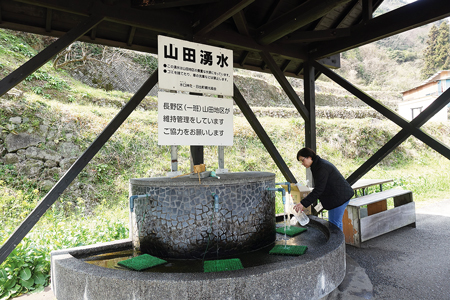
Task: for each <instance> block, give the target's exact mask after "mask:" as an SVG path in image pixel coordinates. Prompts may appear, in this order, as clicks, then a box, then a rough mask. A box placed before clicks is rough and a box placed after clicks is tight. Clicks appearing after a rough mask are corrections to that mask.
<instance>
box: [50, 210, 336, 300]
mask: <svg viewBox="0 0 450 300" xmlns="http://www.w3.org/2000/svg"><path fill="white" fill-rule="evenodd" d="M310 218H311V221H310V223H309V224H308V225H307V228H308V230H307V231H306V232H304V233H302V234H300V235H298V236H296V237H294V238H290V239H289V240H288V241H286V243H287V244H294V245H295V244H298V245H306V246H308V251H307V252H306V254H304V255H302V256H298V257H296V256H277V255H269V254H268V253H267V254H266V256H264V254H262V255H263V256H261V258H260V260H259V262H257V263H252V264H250V263H249V262H248V261H247V260H246V259H245V258H242V259H241V260H242V264H243V266H244V269H242V270H236V271H227V272H217V273H202V272H188V271H187V272H183V273H181V272H164V268H167V269H170V268H172V267H173V265H174V264H177V263H179V264H183V261H184V260H178V261H177V260H173V261H171V262H170V263H168V264H166V265H165V266H163V267H162V268H163V269H162V270H161V269H160V270H158V271H155V272H152V271H151V269H150V272H137V271H130V270H125V269H118V268H105V267H101V266H98V265H95V264H92V263H88V262H87V260H89V257H92V256H96V255H102V254H105V253H112V252H117V251H123V250H126V251H128V250H131V249H132V241H131V239H127V240H121V241H115V242H110V243H103V244H97V245H91V246H85V247H78V248H73V249H66V250H59V251H54V252H52V254H51V276H52V289H53V292H54V293H55V296H56V298H57V299H61V300H71V299H95V300H103V299H104V300H111V299H121V300H127V299H129V300H134V299H158V300H161V299H283V300H285V299H304V300H311V299H321V298H323V297H324V296H326V295H328V294H329V293H330V292H332V291H333V290H334V289H335V288H336V287H337V286H338V285H339V284H340V283H341V282H342V280H343V279H344V277H345V242H344V234H343V233H342V232H341V231H340V230H339V229H338V228H337V227H336V226H334V225H333V224H330V223H328V222H327V221H324V220H322V219H320V218H316V217H312V216H311V217H310ZM283 238H284V236H283V235H280V234H277V241H276V242H274V243H273V244H272V245H274V244H276V243H277V244H280V243H281V244H283V243H285V241H284V240H283ZM272 245H269V247H266V248H268V249H270V248H271V246H272ZM255 253H256V252H255ZM247 255H250V257H256V255H252V252H250V253H248V254H247Z"/></svg>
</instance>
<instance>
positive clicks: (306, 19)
mask: <svg viewBox="0 0 450 300" xmlns="http://www.w3.org/2000/svg"><path fill="white" fill-rule="evenodd" d="M349 1H350V0H323V1H320V2H318V1H308V2H306V3H304V4H302V5H300V6H297V7H296V8H294V9H293V10H291V11H289V12H287V13H285V14H283V15H281V16H279V17H278V18H276V19H274V20H273V21H270V22H269V23H266V24H264V25H263V26H261V27H260V28H258V31H259V32H260V35H259V37H258V39H257V40H258V42H259V43H260V44H262V45H268V44H270V43H272V42H274V41H276V40H278V39H280V38H282V37H283V36H285V35H287V34H289V33H291V32H294V31H296V30H297V29H299V28H301V27H303V26H305V25H307V24H309V23H311V22H313V21H315V20H317V19H319V18H321V17H323V16H324V15H326V14H327V13H328V12H329V11H331V10H332V9H333V8H335V7H337V6H339V5H342V4H344V3H347V2H349Z"/></svg>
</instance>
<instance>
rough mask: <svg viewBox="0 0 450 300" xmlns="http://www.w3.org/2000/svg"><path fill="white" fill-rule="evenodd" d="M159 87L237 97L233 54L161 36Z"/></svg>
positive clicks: (224, 50) (159, 39)
mask: <svg viewBox="0 0 450 300" xmlns="http://www.w3.org/2000/svg"><path fill="white" fill-rule="evenodd" d="M158 84H159V88H161V89H167V90H177V91H186V92H194V93H202V94H215V95H224V96H233V51H232V50H228V49H223V48H219V47H212V46H208V45H203V44H198V43H192V42H186V41H183V40H178V39H174V38H169V37H165V36H161V35H159V36H158Z"/></svg>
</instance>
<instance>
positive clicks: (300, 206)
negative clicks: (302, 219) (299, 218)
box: [294, 203, 303, 212]
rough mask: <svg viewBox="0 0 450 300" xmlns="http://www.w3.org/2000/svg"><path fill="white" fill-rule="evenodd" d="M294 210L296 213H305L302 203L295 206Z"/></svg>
mask: <svg viewBox="0 0 450 300" xmlns="http://www.w3.org/2000/svg"><path fill="white" fill-rule="evenodd" d="M294 210H295V211H296V212H302V211H303V205H302V204H301V203H298V204H295V205H294Z"/></svg>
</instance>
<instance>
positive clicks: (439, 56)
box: [422, 21, 450, 78]
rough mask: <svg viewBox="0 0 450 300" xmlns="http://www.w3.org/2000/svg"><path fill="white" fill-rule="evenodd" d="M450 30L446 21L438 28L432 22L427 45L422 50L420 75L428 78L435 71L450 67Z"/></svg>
mask: <svg viewBox="0 0 450 300" xmlns="http://www.w3.org/2000/svg"><path fill="white" fill-rule="evenodd" d="M449 37H450V30H449V25H448V23H447V22H446V21H444V22H442V23H441V25H440V26H439V28H438V27H437V26H436V25H435V24H433V26H432V27H431V29H430V32H429V33H428V40H427V42H426V43H427V47H426V48H425V50H424V53H423V56H424V67H423V69H422V76H423V77H424V78H428V77H430V76H431V75H433V74H435V73H436V72H438V71H440V70H444V69H448V68H449V67H450V58H449V54H450V52H449V51H450V41H449Z"/></svg>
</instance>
